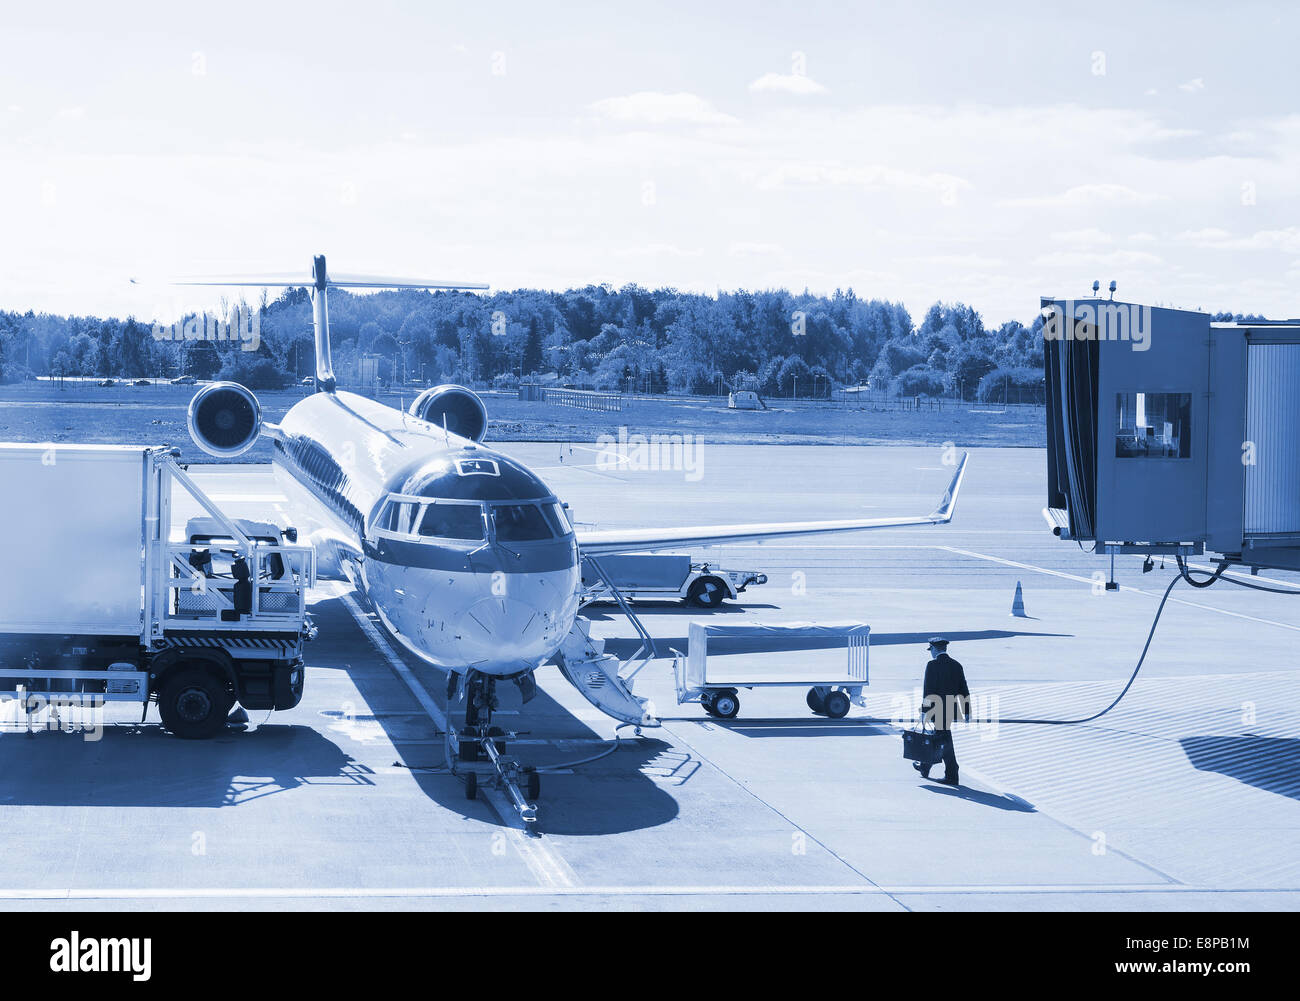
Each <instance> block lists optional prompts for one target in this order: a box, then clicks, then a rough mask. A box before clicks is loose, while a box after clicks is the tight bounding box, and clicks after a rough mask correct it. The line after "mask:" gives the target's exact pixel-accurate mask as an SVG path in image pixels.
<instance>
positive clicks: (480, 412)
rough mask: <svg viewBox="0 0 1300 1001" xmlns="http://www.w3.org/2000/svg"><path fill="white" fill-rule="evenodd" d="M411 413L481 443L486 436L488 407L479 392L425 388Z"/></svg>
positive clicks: (463, 389)
mask: <svg viewBox="0 0 1300 1001" xmlns="http://www.w3.org/2000/svg"><path fill="white" fill-rule="evenodd" d="M409 413H410V414H411V416H412V417H418V418H420V420H422V421H428V422H429V423H430V424H435V425H437V426H438V427H444V426H445V427H446V428H447V430H448V431H450V432H451V433H452V434H455V435H460V437H462V438H468V439H470V441H482V440H483V436H484V435H485V434H487V427H488V415H487V408H486V407H485V406H483V401H482V400H480V399H479V397H478V394H477V393H475V392H474V391H473V390H472V389H466V388H465V387H464V386H453V385H447V386H434V387H433V388H432V389H426V390H425V391H424V392H423V393H421V394H420V395H419V396H417V397H416V398H415V401H414V402H413V403H412V404H411V408H410V410H409Z"/></svg>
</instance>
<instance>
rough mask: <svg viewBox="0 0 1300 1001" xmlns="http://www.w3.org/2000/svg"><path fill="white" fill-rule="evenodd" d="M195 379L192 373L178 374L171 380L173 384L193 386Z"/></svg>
mask: <svg viewBox="0 0 1300 1001" xmlns="http://www.w3.org/2000/svg"><path fill="white" fill-rule="evenodd" d="M196 381H197V380H196V379H195V378H194V376H192V375H178V376H177V377H176V378H175V379H173V380H172V385H173V386H193V385H194V383H195V382H196Z"/></svg>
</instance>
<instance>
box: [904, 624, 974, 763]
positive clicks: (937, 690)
mask: <svg viewBox="0 0 1300 1001" xmlns="http://www.w3.org/2000/svg"><path fill="white" fill-rule="evenodd" d="M929 646H930V662H929V663H928V664H926V665H925V684H924V687H923V689H922V699H921V716H922V719H924V720H925V721H926V722H927V723H929V724H931V725H932V726H933V727H934V735H935V737H936V738H937V740H938V741H939V746H940V747H941V748H942V749H943V769H944V772H943V778H942V779H941V780H940V781H941V782H942V783H943V784H944V785H949V786H955V785H957V751H956V749H955V748H954V747H953V743H952V724H953V721H954V720H958V719H961V720H969V719H970V689H969V688H967V687H966V672H965V671H963V670H962V667H961V664H959V663H958V662H957V661H955V660H953V659H952V658H951V657H949V656H948V641H947V640H946V639H944V638H943V637H942V636H934V637H931V639H930V644H929ZM912 767H913V768H915V769H916V770H917V771H918V772H920V773H921V775H922V776H923V777H924V778H927V779H928V778H929V777H930V767H931V766H930V765H922V764H921V763H920V762H917V761H913V762H912Z"/></svg>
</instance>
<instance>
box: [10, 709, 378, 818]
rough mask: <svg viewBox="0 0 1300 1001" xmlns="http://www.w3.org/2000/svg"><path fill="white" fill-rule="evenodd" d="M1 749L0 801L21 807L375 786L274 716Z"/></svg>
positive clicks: (202, 801) (322, 742) (331, 748)
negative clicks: (219, 727) (233, 724)
mask: <svg viewBox="0 0 1300 1001" xmlns="http://www.w3.org/2000/svg"><path fill="white" fill-rule="evenodd" d="M0 752H2V753H3V762H4V770H5V782H4V784H3V786H0V803H2V804H5V805H15V806H110V807H111V806H143V807H160V806H161V807H219V806H238V805H239V804H241V803H247V802H249V801H250V800H254V799H260V798H261V797H263V796H271V795H274V794H275V793H280V792H285V791H286V790H289V789H294V788H297V787H298V786H303V785H321V784H332V785H354V786H369V785H373V784H374V782H373V779H372V778H371V777H370V776H371V774H372V772H371V771H370V769H369V768H367V767H366V766H365V765H362V764H360V763H358V762H357V761H355V760H353V758H351V757H350V756H349V755H347V754H346V753H344V752H343V751H342V750H341V749H340V748H339V747H338V746H337V745H336V744H334V743H333V742H332V741H330V740H329V739H328V738H327V737H324V736H323V735H321V734H319V733H317V732H316V731H315V730H313V729H312V728H311V727H307V726H285V725H276V724H274V723H269V724H267V725H265V726H260V727H258V728H257V729H256V730H252V731H249V732H247V733H245V732H242V731H240V730H237V729H234V728H231V729H229V730H228V731H227V733H226V734H224V735H223V736H220V737H216V738H214V739H213V740H181V739H179V738H177V737H173V736H172V735H171V734H169V733H167V732H166V731H165V730H163V729H162V727H161V726H159V725H157V724H156V723H145V724H141V725H131V724H116V725H109V726H106V727H105V728H104V731H103V737H102V739H100V740H87V739H86V738H85V736H84V735H82V734H79V733H64V732H61V731H42V732H38V733H36V734H35V735H33V736H32V737H28V736H26V735H25V734H22V733H6V734H5V735H4V736H3V737H2V738H0Z"/></svg>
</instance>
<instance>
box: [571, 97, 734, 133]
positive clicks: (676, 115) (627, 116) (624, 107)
mask: <svg viewBox="0 0 1300 1001" xmlns="http://www.w3.org/2000/svg"><path fill="white" fill-rule="evenodd" d="M590 107H591V110H592V111H594V112H596V114H598V115H600V116H602V117H604V118H609V119H611V120H613V121H616V122H625V123H628V124H637V125H675V124H680V125H737V124H739V119H736V118H733V117H732V116H731V115H728V114H725V113H724V112H721V111H719V110H718V109H717V108H715V107H714V106H713V105H712V104H710V103H709V102H708V101H706V100H705V99H704V98H702V97H699V96H698V95H696V94H686V93H679V94H663V93H660V92H659V91H653V90H643V91H640V92H638V93H636V94H628V95H627V96H626V97H607V98H605V99H604V100H601V101H596V102H595V103H594V104H592V105H590Z"/></svg>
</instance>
